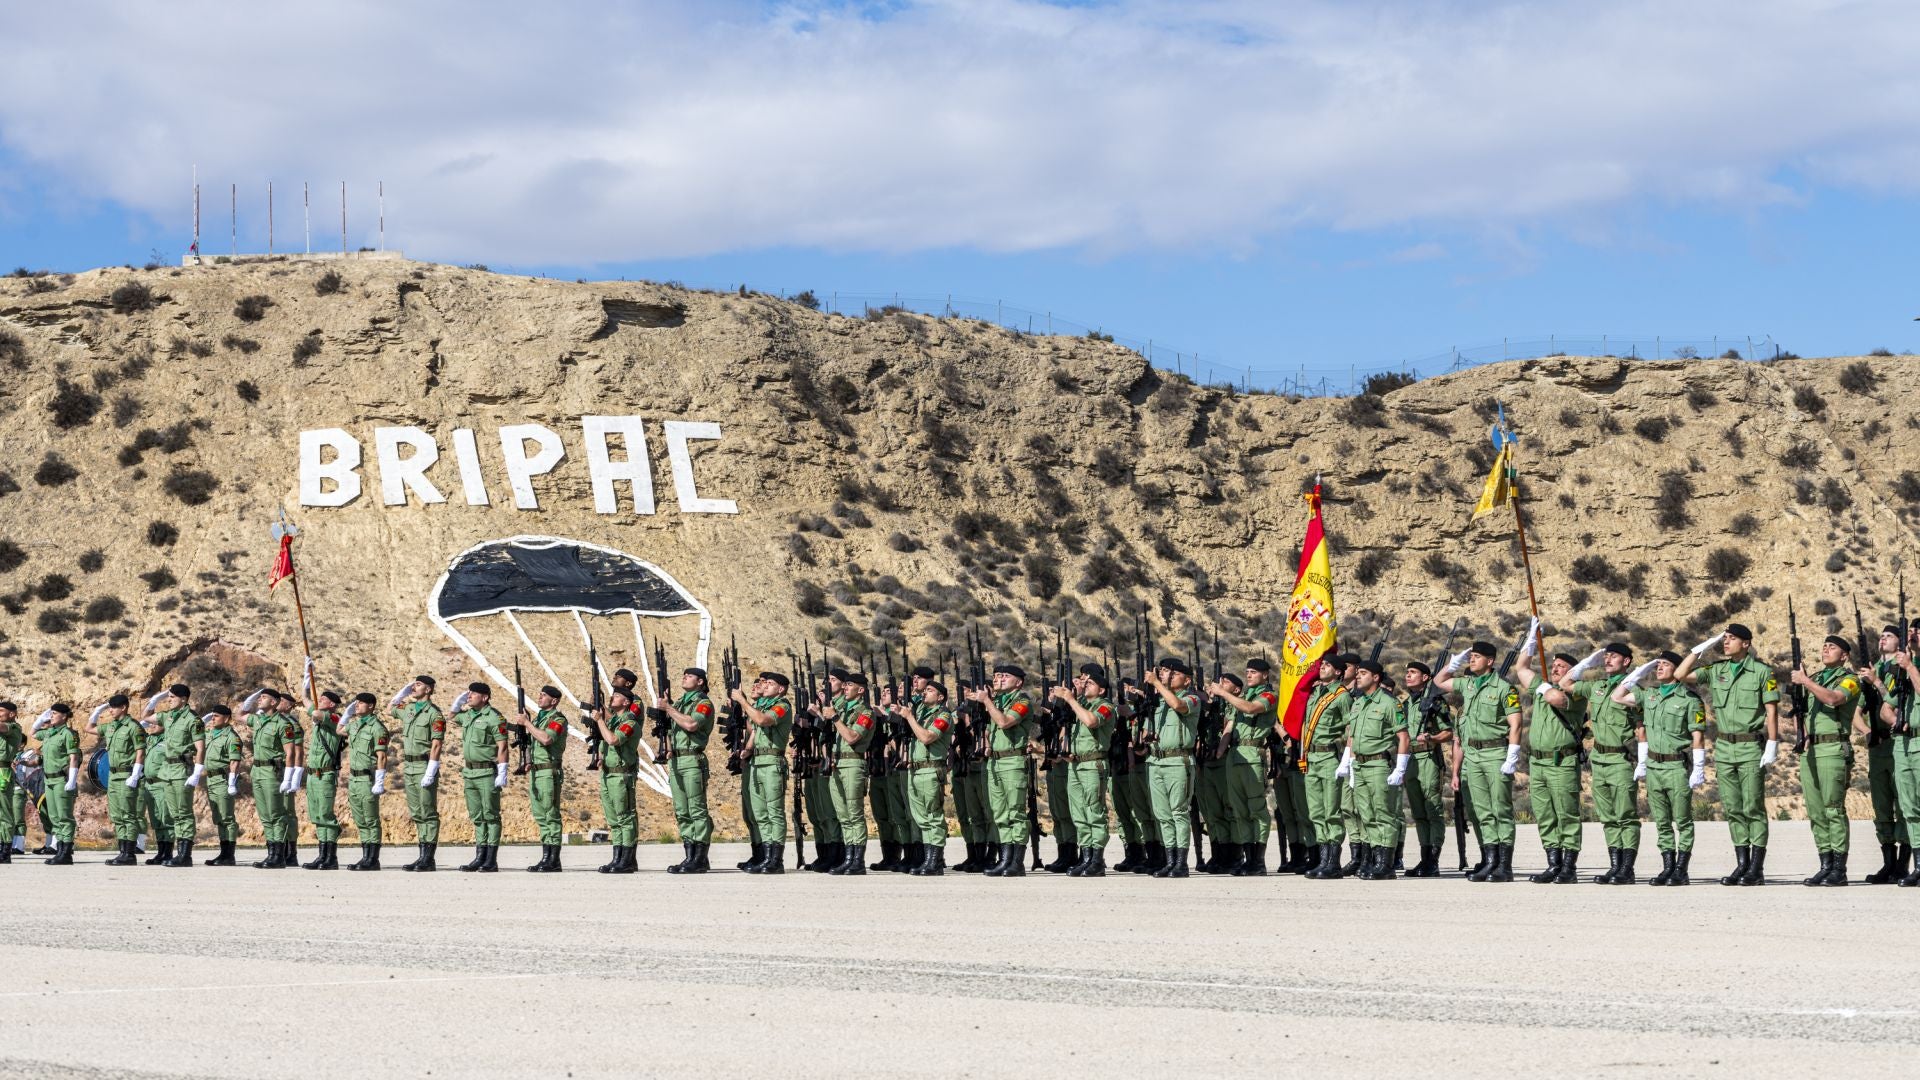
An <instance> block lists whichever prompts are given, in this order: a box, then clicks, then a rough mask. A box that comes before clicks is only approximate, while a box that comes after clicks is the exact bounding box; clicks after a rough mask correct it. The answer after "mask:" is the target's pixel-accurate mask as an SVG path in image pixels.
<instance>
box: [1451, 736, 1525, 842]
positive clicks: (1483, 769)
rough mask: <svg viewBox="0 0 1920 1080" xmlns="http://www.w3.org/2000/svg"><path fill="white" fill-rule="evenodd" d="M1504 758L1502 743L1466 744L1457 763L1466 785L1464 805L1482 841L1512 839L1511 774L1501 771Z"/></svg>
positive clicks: (1504, 747)
mask: <svg viewBox="0 0 1920 1080" xmlns="http://www.w3.org/2000/svg"><path fill="white" fill-rule="evenodd" d="M1506 762H1507V750H1506V744H1505V743H1502V744H1500V745H1499V746H1490V747H1487V748H1486V749H1484V750H1475V749H1473V748H1472V747H1468V748H1467V756H1466V760H1464V761H1462V762H1461V764H1460V782H1461V783H1463V784H1466V785H1467V806H1468V808H1469V809H1471V810H1472V811H1473V818H1474V824H1475V825H1476V826H1478V828H1477V830H1476V831H1477V832H1478V833H1479V836H1480V842H1481V843H1483V844H1511V843H1513V777H1511V776H1508V775H1507V774H1506V773H1503V772H1501V771H1500V767H1501V766H1502V765H1505V764H1506Z"/></svg>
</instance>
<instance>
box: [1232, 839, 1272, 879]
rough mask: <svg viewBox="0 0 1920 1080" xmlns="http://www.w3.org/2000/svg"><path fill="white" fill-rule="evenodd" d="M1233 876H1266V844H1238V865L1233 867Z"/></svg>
mask: <svg viewBox="0 0 1920 1080" xmlns="http://www.w3.org/2000/svg"><path fill="white" fill-rule="evenodd" d="M1233 876H1234V877H1266V876H1267V845H1265V844H1242V845H1240V865H1239V866H1236V867H1234V868H1233Z"/></svg>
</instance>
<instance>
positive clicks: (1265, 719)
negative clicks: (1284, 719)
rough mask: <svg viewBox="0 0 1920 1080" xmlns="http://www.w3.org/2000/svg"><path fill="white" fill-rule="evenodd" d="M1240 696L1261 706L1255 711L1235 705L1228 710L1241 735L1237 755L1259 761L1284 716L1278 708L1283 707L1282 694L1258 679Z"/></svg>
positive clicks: (1238, 733)
mask: <svg viewBox="0 0 1920 1080" xmlns="http://www.w3.org/2000/svg"><path fill="white" fill-rule="evenodd" d="M1240 696H1242V697H1244V698H1245V699H1246V700H1247V701H1249V702H1251V703H1252V704H1254V705H1256V706H1258V708H1256V709H1254V711H1252V712H1241V711H1240V710H1239V709H1234V708H1229V709H1228V710H1227V719H1229V720H1231V721H1233V733H1234V736H1235V738H1236V739H1237V745H1235V746H1234V748H1233V756H1234V757H1237V758H1239V759H1240V760H1241V761H1250V762H1254V763H1256V764H1257V763H1258V762H1259V761H1260V750H1261V748H1262V747H1264V746H1266V745H1267V739H1268V737H1270V736H1271V735H1272V734H1273V725H1274V724H1275V723H1276V722H1278V721H1279V719H1280V715H1279V714H1278V713H1276V712H1275V711H1274V710H1275V709H1276V708H1278V707H1279V704H1280V695H1278V694H1276V693H1274V690H1273V687H1271V686H1268V685H1267V684H1266V683H1255V684H1254V685H1252V686H1250V687H1248V688H1247V692H1246V693H1245V694H1244V695H1240Z"/></svg>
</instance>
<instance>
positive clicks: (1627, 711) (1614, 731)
mask: <svg viewBox="0 0 1920 1080" xmlns="http://www.w3.org/2000/svg"><path fill="white" fill-rule="evenodd" d="M1626 677H1627V673H1626V672H1624V671H1623V672H1621V673H1620V674H1618V675H1608V676H1605V677H1603V678H1599V679H1589V680H1586V681H1582V682H1577V683H1574V684H1573V691H1572V697H1573V699H1574V700H1575V701H1584V702H1586V706H1587V726H1588V727H1589V728H1590V729H1592V731H1593V745H1594V746H1595V747H1596V748H1598V747H1602V746H1612V747H1617V748H1619V749H1620V750H1621V751H1624V750H1625V749H1626V748H1627V747H1628V746H1629V745H1631V744H1632V743H1633V742H1635V741H1636V739H1635V736H1634V734H1633V729H1634V727H1635V726H1637V725H1636V724H1635V720H1636V719H1637V718H1636V717H1635V715H1634V714H1635V713H1636V712H1638V711H1639V710H1638V709H1637V708H1636V707H1634V706H1631V705H1622V704H1620V703H1619V702H1617V701H1615V700H1613V691H1614V688H1615V687H1617V686H1619V685H1620V683H1621V681H1622V680H1624V679H1625V678H1626Z"/></svg>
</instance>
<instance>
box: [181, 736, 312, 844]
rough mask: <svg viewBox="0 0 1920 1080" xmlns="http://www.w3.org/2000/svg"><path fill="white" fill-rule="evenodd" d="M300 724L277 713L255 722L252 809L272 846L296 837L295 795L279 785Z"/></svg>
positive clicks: (291, 840) (288, 842)
mask: <svg viewBox="0 0 1920 1080" xmlns="http://www.w3.org/2000/svg"><path fill="white" fill-rule="evenodd" d="M299 727H300V725H299V724H297V723H295V722H294V720H293V718H292V717H290V716H287V715H286V714H284V713H277V712H274V713H261V714H258V716H257V717H256V719H255V720H254V723H253V772H252V773H251V774H250V775H251V777H252V780H253V808H254V810H255V812H257V813H258V814H259V815H260V831H261V832H262V833H263V834H264V838H265V839H266V842H267V844H268V845H269V846H272V845H276V844H290V843H292V842H293V840H294V836H293V835H292V829H293V828H294V827H295V825H296V823H295V822H294V821H292V820H291V818H292V815H291V813H290V810H291V804H292V802H293V796H292V795H290V794H285V793H283V792H281V790H280V785H281V784H283V783H284V782H285V777H284V776H283V775H282V774H283V772H284V771H285V770H286V768H287V751H288V749H289V748H290V747H292V746H296V745H298V743H297V742H296V740H295V739H294V738H293V733H294V732H296V731H298V730H299ZM148 760H149V761H151V760H153V759H152V758H151V757H149V758H148ZM283 857H284V856H283Z"/></svg>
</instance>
